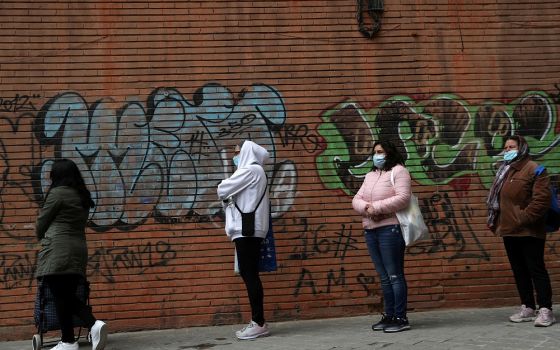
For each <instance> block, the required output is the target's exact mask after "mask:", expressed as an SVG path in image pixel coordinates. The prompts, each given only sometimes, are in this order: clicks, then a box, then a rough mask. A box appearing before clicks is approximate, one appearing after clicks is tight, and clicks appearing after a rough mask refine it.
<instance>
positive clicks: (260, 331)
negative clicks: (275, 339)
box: [235, 321, 269, 340]
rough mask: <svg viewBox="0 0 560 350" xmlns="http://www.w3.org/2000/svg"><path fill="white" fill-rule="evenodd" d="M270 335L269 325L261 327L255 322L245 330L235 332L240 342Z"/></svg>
mask: <svg viewBox="0 0 560 350" xmlns="http://www.w3.org/2000/svg"><path fill="white" fill-rule="evenodd" d="M268 334H269V331H268V325H267V324H266V323H265V324H263V325H262V327H261V326H259V324H258V323H257V322H255V321H251V322H250V323H249V324H248V325H247V326H246V327H245V328H243V329H242V330H240V331H237V332H235V336H236V337H237V339H240V340H248V339H255V338H258V337H264V336H267V335H268Z"/></svg>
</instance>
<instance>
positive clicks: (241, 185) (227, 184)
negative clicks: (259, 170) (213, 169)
mask: <svg viewBox="0 0 560 350" xmlns="http://www.w3.org/2000/svg"><path fill="white" fill-rule="evenodd" d="M256 180H257V177H256V176H255V174H253V172H251V171H250V170H249V169H238V170H237V171H235V173H233V175H232V176H231V177H229V178H227V179H225V180H223V181H222V182H220V184H219V185H218V197H219V198H220V199H221V200H222V201H223V200H226V199H228V198H230V197H232V196H235V195H236V194H238V193H239V192H241V191H243V190H244V189H245V188H247V187H249V185H251V184H252V183H253V182H255V181H256Z"/></svg>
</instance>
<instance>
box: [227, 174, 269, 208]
mask: <svg viewBox="0 0 560 350" xmlns="http://www.w3.org/2000/svg"><path fill="white" fill-rule="evenodd" d="M254 164H258V163H254ZM263 171H264V169H263ZM264 178H265V179H266V183H265V185H264V191H263V194H262V196H261V199H259V202H258V203H257V206H256V207H255V210H253V211H256V210H257V208H258V207H259V205H261V202H262V200H263V198H264V195H265V194H266V189H267V188H268V177H267V176H266V171H265V172H264ZM233 204H234V205H235V207H236V208H237V210H239V212H240V213H241V214H247V213H244V212H242V211H241V209H239V207H238V206H237V202H235V201H234V202H233Z"/></svg>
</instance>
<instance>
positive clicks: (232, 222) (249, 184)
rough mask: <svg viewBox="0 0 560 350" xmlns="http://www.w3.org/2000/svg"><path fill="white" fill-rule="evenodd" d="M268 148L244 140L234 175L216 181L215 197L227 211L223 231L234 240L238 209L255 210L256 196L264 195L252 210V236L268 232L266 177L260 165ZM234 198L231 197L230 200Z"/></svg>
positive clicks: (238, 231)
mask: <svg viewBox="0 0 560 350" xmlns="http://www.w3.org/2000/svg"><path fill="white" fill-rule="evenodd" d="M268 157H269V155H268V151H267V150H266V149H265V148H263V147H261V146H259V145H257V144H256V143H254V142H253V141H245V142H243V146H241V151H240V152H239V165H238V167H237V170H236V171H235V172H234V173H233V175H232V176H231V177H229V178H227V179H225V180H223V181H222V182H221V183H220V184H219V185H218V197H219V198H220V199H221V200H222V201H228V200H229V201H228V202H227V203H224V206H225V212H226V234H227V235H228V236H229V237H230V239H231V240H232V241H233V240H234V239H236V238H239V237H243V236H242V235H241V213H240V212H239V210H237V208H236V207H235V205H234V204H233V201H235V203H237V206H238V207H239V209H241V210H242V211H243V212H244V213H250V212H252V211H254V210H255V206H256V205H257V203H258V201H259V199H261V196H262V195H263V193H264V197H263V199H262V201H261V203H260V204H259V206H258V208H257V211H256V213H255V237H260V238H264V237H266V233H267V232H268V221H269V198H268V187H267V178H266V174H265V172H264V169H263V165H264V164H265V162H266V161H267V160H268ZM231 199H232V200H233V201H232V200H231Z"/></svg>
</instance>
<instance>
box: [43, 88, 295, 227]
mask: <svg viewBox="0 0 560 350" xmlns="http://www.w3.org/2000/svg"><path fill="white" fill-rule="evenodd" d="M285 119H286V112H285V107H284V103H283V101H282V98H281V96H280V94H279V93H278V92H277V91H276V90H275V89H274V88H272V87H270V86H267V85H261V84H256V85H253V86H251V87H250V88H249V89H246V90H244V91H243V92H242V93H241V94H239V96H237V97H234V96H233V95H232V93H231V92H230V91H229V90H228V89H226V88H225V87H223V86H221V85H218V84H208V85H205V86H204V87H202V88H200V89H199V90H198V91H197V92H196V93H195V94H194V96H193V99H192V101H189V100H187V99H186V98H185V97H184V96H183V95H182V94H181V93H180V92H179V91H178V90H176V89H171V88H159V89H156V90H154V91H153V92H152V94H151V95H150V96H149V98H148V101H147V103H146V105H143V104H142V103H140V102H133V101H129V102H127V103H126V104H124V105H119V104H117V103H115V102H114V101H113V100H111V99H108V98H107V99H100V100H98V101H96V102H95V103H93V104H88V102H87V101H86V100H85V99H84V98H83V97H82V96H81V95H79V94H78V93H75V92H65V93H62V94H59V95H57V96H55V97H53V98H52V99H50V100H49V101H48V102H47V103H46V104H45V105H44V106H43V108H41V110H40V111H39V113H38V118H37V122H36V124H35V128H34V131H35V135H36V137H37V139H38V140H40V144H41V145H44V146H47V145H50V146H52V147H51V148H52V151H51V152H50V153H48V152H47V151H44V152H43V154H41V157H40V158H41V159H42V163H41V165H40V169H39V171H38V172H37V173H38V174H39V175H40V183H41V188H40V189H39V191H38V192H39V193H45V191H46V188H47V187H48V185H49V182H48V173H49V171H50V167H51V165H52V161H53V159H55V158H69V159H72V160H74V161H75V162H76V164H78V166H79V168H80V170H81V171H82V174H83V175H84V179H85V181H86V184H87V185H88V187H89V188H91V189H92V195H93V197H94V200H95V202H96V204H97V206H96V208H95V209H94V210H93V211H92V212H91V216H90V220H91V223H92V224H93V225H94V226H96V227H99V228H107V227H118V228H121V229H128V228H129V227H131V226H132V227H134V226H136V225H139V224H141V223H143V222H144V221H145V220H146V219H147V218H148V217H150V216H153V217H155V218H156V220H159V221H160V222H176V221H177V220H179V221H198V222H200V221H205V220H206V221H211V219H212V218H213V217H215V216H216V215H218V214H219V212H220V211H221V204H220V203H219V202H217V201H216V199H217V198H216V186H217V185H218V183H219V182H220V181H221V180H222V179H224V178H226V177H228V176H229V175H230V174H231V173H232V171H233V165H232V163H231V161H230V160H229V156H230V155H231V150H232V149H233V147H234V145H235V144H237V143H239V142H240V141H242V140H244V139H252V140H254V141H256V142H257V143H259V144H261V145H262V146H263V147H265V148H266V149H267V150H268V151H269V153H270V155H271V164H270V165H268V166H267V169H266V170H267V172H268V174H269V179H270V182H271V184H270V189H271V197H272V198H273V212H274V213H276V215H280V214H281V213H283V212H285V211H287V210H288V208H289V207H290V206H291V204H292V203H293V198H294V196H293V192H294V191H295V181H296V178H297V175H296V169H295V165H294V163H293V162H291V161H289V160H277V159H276V149H275V147H276V145H275V142H274V139H273V138H274V136H273V131H272V130H273V129H274V130H280V129H281V128H282V127H283V126H284V124H285ZM205 218H206V219H205Z"/></svg>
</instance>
